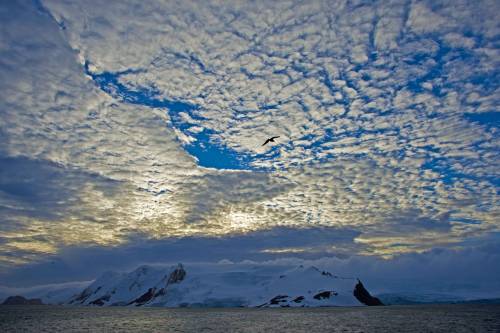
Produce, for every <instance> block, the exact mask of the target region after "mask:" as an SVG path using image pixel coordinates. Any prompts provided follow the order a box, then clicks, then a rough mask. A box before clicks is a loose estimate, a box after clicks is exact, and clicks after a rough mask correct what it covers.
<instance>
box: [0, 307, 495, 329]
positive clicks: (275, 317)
mask: <svg viewBox="0 0 500 333" xmlns="http://www.w3.org/2000/svg"><path fill="white" fill-rule="evenodd" d="M0 332H225V333H230V332H447V333H448V332H500V305H416V306H415V305H413V306H386V307H362V308H315V309H300V308H299V309H290V308H283V309H243V308H241V309H167V308H129V307H111V308H96V307H62V306H0Z"/></svg>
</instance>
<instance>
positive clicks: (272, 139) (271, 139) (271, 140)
mask: <svg viewBox="0 0 500 333" xmlns="http://www.w3.org/2000/svg"><path fill="white" fill-rule="evenodd" d="M277 138H279V135H278V136H273V137H270V138H269V139H267V140H266V142H264V144H263V146H265V145H267V144H268V143H269V142H276V141H274V139H277Z"/></svg>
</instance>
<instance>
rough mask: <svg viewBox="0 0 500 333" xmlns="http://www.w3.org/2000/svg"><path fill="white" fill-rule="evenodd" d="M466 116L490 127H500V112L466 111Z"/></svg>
mask: <svg viewBox="0 0 500 333" xmlns="http://www.w3.org/2000/svg"><path fill="white" fill-rule="evenodd" d="M464 116H465V118H466V119H467V120H469V121H472V122H476V123H479V124H481V125H484V126H486V127H488V128H492V127H500V112H498V111H492V112H482V113H466V114H465V115H464Z"/></svg>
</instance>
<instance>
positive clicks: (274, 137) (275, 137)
mask: <svg viewBox="0 0 500 333" xmlns="http://www.w3.org/2000/svg"><path fill="white" fill-rule="evenodd" d="M279 137H280V136H279V135H278V136H273V137H272V138H271V140H274V139H277V138H279Z"/></svg>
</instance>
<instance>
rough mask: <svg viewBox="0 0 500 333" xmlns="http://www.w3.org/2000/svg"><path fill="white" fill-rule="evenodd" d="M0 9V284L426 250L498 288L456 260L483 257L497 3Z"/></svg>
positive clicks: (411, 258)
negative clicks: (162, 265) (182, 265)
mask: <svg viewBox="0 0 500 333" xmlns="http://www.w3.org/2000/svg"><path fill="white" fill-rule="evenodd" d="M0 8H1V10H0V16H1V20H2V22H3V23H2V28H1V30H0V37H1V40H0V45H1V47H0V96H1V98H0V113H1V118H0V219H1V221H2V223H1V225H0V284H4V285H11V286H16V285H17V284H19V285H33V284H37V283H51V282H65V281H71V280H79V279H80V280H84V279H89V278H92V277H93V276H95V275H97V274H98V273H99V272H100V271H102V270H104V269H110V268H111V269H113V268H114V269H128V268H130V267H133V266H134V265H138V264H141V263H143V262H161V261H166V262H170V261H172V262H182V261H196V260H201V261H203V262H218V261H219V260H223V259H228V260H231V261H235V262H239V261H243V260H252V261H256V262H259V261H269V260H289V261H293V260H295V261H297V262H302V261H303V260H309V261H322V262H324V263H325V265H333V266H335V267H336V265H337V266H338V267H340V268H338V269H339V270H342V269H343V270H345V271H346V272H352V271H354V270H357V269H360V267H361V266H363V265H364V266H365V267H371V268H370V270H369V272H367V273H366V274H367V275H369V276H368V278H372V279H373V280H377V281H378V280H380V281H382V280H383V276H387V275H395V276H407V273H408V271H407V269H409V268H408V267H411V266H414V267H417V268H415V269H416V270H417V271H422V272H426V271H428V267H427V264H426V263H427V262H439V266H440V267H442V271H441V273H442V274H441V275H440V276H437V275H435V276H433V275H430V276H427V277H426V280H428V281H429V284H428V285H431V284H432V283H431V282H433V281H434V282H433V283H434V284H435V285H437V284H439V280H440V279H442V278H443V276H446V278H447V279H448V280H450V279H451V280H453V279H456V281H464V280H471V279H472V280H473V281H475V282H474V283H475V284H474V287H473V288H476V289H477V288H483V289H484V288H490V289H495V290H496V291H497V292H499V293H500V286H499V285H498V283H494V282H492V281H495V280H499V281H500V276H499V274H498V273H499V272H498V271H497V270H494V269H493V268H491V270H485V271H484V272H480V271H477V272H476V273H475V275H474V276H473V277H471V276H470V275H468V274H465V273H464V274H463V275H461V274H460V273H457V269H456V267H457V265H458V267H462V266H460V265H463V267H462V268H463V270H467V267H470V265H471V262H472V261H473V262H474V263H475V264H477V265H478V267H481V266H485V265H487V266H488V267H490V266H492V267H493V266H495V265H492V263H498V264H499V266H500V258H499V255H498V251H497V249H498V245H499V243H500V239H499V236H498V235H499V229H500V220H499V218H498V216H500V211H499V210H500V209H499V194H500V192H499V190H500V187H499V186H500V181H499V179H500V177H499V169H498V164H499V163H500V156H499V154H500V153H499V152H500V150H499V143H500V134H499V128H498V125H499V116H498V114H499V109H498V106H499V102H500V95H499V82H500V81H499V68H500V66H499V65H500V64H499V61H500V60H499V59H500V55H499V52H500V51H499V42H500V39H499V36H500V27H499V24H498V15H496V13H497V12H498V10H499V9H500V8H498V3H497V2H495V1H479V2H477V1H458V2H457V1H453V2H447V1H438V2H436V1H390V2H373V1H341V0H339V1H312V2H307V3H303V2H293V1H292V2H273V3H269V2H264V1H262V2H241V3H219V2H217V1H209V2H201V1H200V2H182V3H178V2H172V3H168V2H167V3H163V2H156V1H144V2H140V3H137V2H135V3H134V2H133V1H130V2H129V1H110V2H106V3H104V2H100V1H96V2H95V3H94V2H92V1H87V2H78V1H75V2H72V1H68V2H60V1H51V0H47V1H45V0H41V1H11V2H6V3H2V4H1V5H0ZM131 8H133V10H132V9H131ZM275 135H279V136H280V137H279V138H278V139H277V140H276V143H273V144H268V145H266V146H262V143H263V142H264V141H265V140H266V138H268V137H271V136H275ZM200 249H201V250H200ZM96 253H98V254H99V255H95V254H96ZM123 253H127V254H128V255H127V256H128V257H129V258H130V259H129V260H121V259H119V258H122V257H123ZM130 253H133V254H130ZM164 253H168V255H164ZM464 256H466V257H467V258H473V259H470V260H468V261H464V262H463V263H462V264H461V263H460V260H459V258H462V257H464ZM88 258H93V267H92V268H89V265H88V264H87V261H88ZM340 262H341V263H340ZM360 262H362V263H363V265H361V266H360V264H359V263H360ZM401 262H410V263H411V264H404V265H402V264H401ZM391 263H393V264H392V265H391ZM335 267H333V268H332V269H333V270H335ZM377 267H380V269H377ZM391 267H393V268H391ZM377 272H378V273H377ZM377 274H378V275H377ZM31 276H33V277H31ZM381 276H382V277H381ZM492 276H493V277H498V278H499V279H492ZM381 279H382V280H381ZM451 280H450V281H451ZM456 285H463V283H462V282H460V283H458V282H457V283H456ZM471 288H472V287H471Z"/></svg>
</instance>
